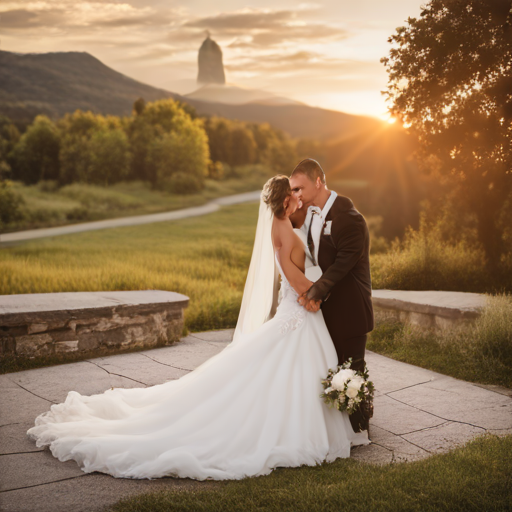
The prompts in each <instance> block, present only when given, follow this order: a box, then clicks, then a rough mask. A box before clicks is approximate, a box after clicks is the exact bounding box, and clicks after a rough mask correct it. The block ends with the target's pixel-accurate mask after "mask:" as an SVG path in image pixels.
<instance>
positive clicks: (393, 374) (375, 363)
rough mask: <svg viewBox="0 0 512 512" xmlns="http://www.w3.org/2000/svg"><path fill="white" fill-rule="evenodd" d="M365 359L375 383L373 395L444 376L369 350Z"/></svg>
mask: <svg viewBox="0 0 512 512" xmlns="http://www.w3.org/2000/svg"><path fill="white" fill-rule="evenodd" d="M365 360H366V363H367V365H368V368H369V369H370V379H371V380H372V381H373V383H374V384H375V396H378V395H383V394H386V393H391V392H393V391H397V390H399V389H403V388H406V387H411V386H416V385H418V384H421V383H423V382H430V381H436V380H439V379H444V378H445V377H444V376H443V375H440V374H439V373H435V372H432V371H430V370H425V369H424V368H418V367H417V366H413V365H410V364H407V363H402V362H400V361H395V360H393V359H389V358H387V357H383V356H381V355H379V354H376V353H374V352H370V351H369V350H367V351H366V356H365Z"/></svg>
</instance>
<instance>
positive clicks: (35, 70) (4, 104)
mask: <svg viewBox="0 0 512 512" xmlns="http://www.w3.org/2000/svg"><path fill="white" fill-rule="evenodd" d="M141 96H142V97H143V98H144V99H145V100H146V101H154V100H158V99H162V98H174V97H176V96H177V95H175V94H172V93H170V92H168V91H164V90H162V89H156V88H155V87H151V86H149V85H146V84H143V83H141V82H137V81H136V80H133V79H132V78H129V77H127V76H125V75H123V74H121V73H118V72H117V71H114V70H113V69H111V68H109V67H108V66H105V65H104V64H103V63H101V62H100V61H99V60H98V59H96V58H95V57H93V56H92V55H90V54H88V53H85V52H59V53H40V54H36V53H29V54H17V53H11V52H5V51H0V113H2V114H5V115H7V116H9V117H10V118H11V119H13V120H15V121H18V122H21V123H24V122H25V123H26V122H30V121H31V120H32V119H33V118H34V116H35V115H37V114H47V115H49V116H52V117H61V116H63V115H64V114H66V113H67V112H74V111H75V110H76V109H82V110H92V111H93V112H97V113H102V114H114V115H119V116H121V115H129V114H130V113H131V111H132V105H133V102H134V101H135V100H136V99H137V98H139V97H141Z"/></svg>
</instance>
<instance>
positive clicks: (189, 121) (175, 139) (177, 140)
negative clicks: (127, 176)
mask: <svg viewBox="0 0 512 512" xmlns="http://www.w3.org/2000/svg"><path fill="white" fill-rule="evenodd" d="M127 132H128V137H129V140H130V147H131V151H132V155H133V158H132V172H131V177H132V178H137V179H143V180H148V181H150V182H151V183H152V184H153V186H158V185H159V184H161V183H162V181H165V180H166V179H167V178H169V177H170V176H171V174H173V173H175V172H185V173H187V172H192V173H193V174H194V175H195V176H196V178H197V179H198V180H199V182H200V184H202V183H203V181H204V177H205V176H206V174H207V169H208V164H209V151H208V138H207V136H206V133H205V131H204V127H203V123H202V121H201V120H200V119H193V118H192V117H191V116H190V114H189V113H188V112H187V111H185V109H184V108H183V106H182V105H180V104H179V103H178V102H176V101H173V100H171V99H168V100H159V101H154V102H151V103H147V104H146V106H145V108H144V109H143V110H142V111H141V113H140V114H138V115H136V116H134V117H132V118H131V120H130V124H129V126H128V127H127Z"/></svg>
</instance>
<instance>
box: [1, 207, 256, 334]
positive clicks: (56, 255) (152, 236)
mask: <svg viewBox="0 0 512 512" xmlns="http://www.w3.org/2000/svg"><path fill="white" fill-rule="evenodd" d="M257 219H258V206H257V205H256V204H247V205H237V206H233V207H226V208H223V209H222V210H220V211H219V212H217V213H214V214H211V215H208V216H204V217H195V218H190V219H183V220H180V221H176V222H160V223H155V224H147V225H144V226H133V227H123V228H115V229H108V230H101V231H90V232H86V233H80V234H76V235H66V236H60V237H54V238H47V239H40V240H37V241H34V242H28V243H25V244H23V245H16V246H13V247H4V248H2V249H0V294H2V295H5V294H19V293H48V292H77V291H107V290H169V291H175V292H179V293H183V294H185V295H187V296H189V297H190V306H189V308H188V309H187V311H186V313H185V315H186V325H187V327H188V328H189V329H190V330H192V331H200V330H208V329H221V328H227V327H233V326H234V325H235V324H236V320H237V317H238V311H239V308H240V303H241V299H242V293H243V287H244V284H245V278H246V275H247V269H248V267H249V262H250V256H251V251H252V244H253V241H254V234H255V230H256V222H257Z"/></svg>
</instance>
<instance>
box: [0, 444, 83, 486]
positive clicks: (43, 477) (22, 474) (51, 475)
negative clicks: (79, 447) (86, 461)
mask: <svg viewBox="0 0 512 512" xmlns="http://www.w3.org/2000/svg"><path fill="white" fill-rule="evenodd" d="M0 474H1V475H2V478H1V480H0V491H5V490H12V489H19V488H20V487H28V486H32V485H40V484H43V483H49V482H54V481H56V480H62V479H63V478H70V477H74V476H82V475H83V474H84V473H83V471H82V470H81V469H80V468H79V467H78V465H77V463H76V462H75V461H74V460H70V461H67V462H60V461H59V460H58V459H56V458H55V457H54V456H53V455H52V454H51V452H50V451H49V450H43V451H40V452H34V453H24V454H22V455H2V456H1V457H0Z"/></svg>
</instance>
